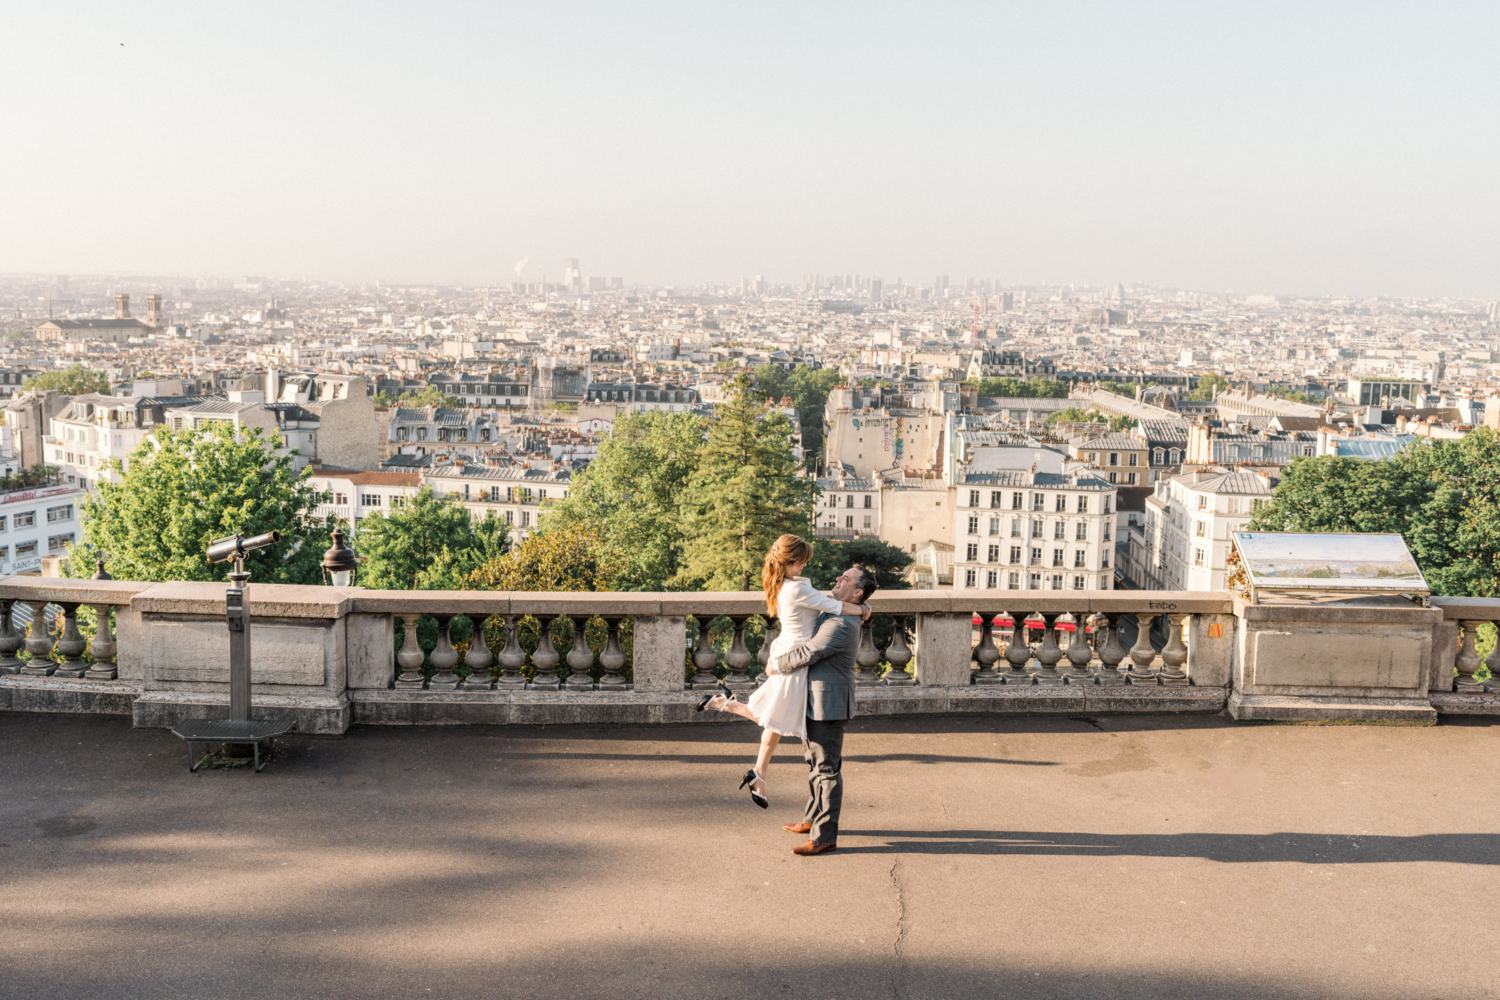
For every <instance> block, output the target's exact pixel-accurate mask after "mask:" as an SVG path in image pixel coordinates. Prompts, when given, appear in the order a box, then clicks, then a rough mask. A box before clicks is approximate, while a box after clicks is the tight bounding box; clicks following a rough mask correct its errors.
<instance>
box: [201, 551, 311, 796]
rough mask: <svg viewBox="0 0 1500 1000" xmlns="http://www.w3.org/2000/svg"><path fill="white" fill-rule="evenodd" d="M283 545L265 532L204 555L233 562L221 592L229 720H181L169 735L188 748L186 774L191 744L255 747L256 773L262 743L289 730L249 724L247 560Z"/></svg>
mask: <svg viewBox="0 0 1500 1000" xmlns="http://www.w3.org/2000/svg"><path fill="white" fill-rule="evenodd" d="M279 541H281V533H280V532H276V531H268V532H266V533H265V534H263V535H255V536H253V537H250V538H246V537H245V536H244V535H243V534H238V535H230V536H229V537H228V538H220V539H218V540H217V541H214V542H210V543H209V546H208V551H207V553H206V555H207V556H208V561H209V562H211V563H221V562H226V561H229V560H233V561H234V567H233V568H232V569H231V570H230V572H229V589H228V590H226V591H225V592H224V616H225V618H226V619H227V621H228V623H229V718H228V719H227V720H225V719H184V720H183V721H182V722H180V723H178V725H177V727H176V728H174V729H173V730H172V732H174V733H176V734H177V735H178V736H180V737H181V738H182V739H184V740H187V743H188V769H189V770H194V769H196V765H195V764H194V763H193V744H194V743H224V744H226V745H227V746H238V747H243V746H245V745H246V744H249V745H250V746H251V747H253V750H254V756H255V770H257V771H259V770H260V769H261V766H262V765H261V763H260V744H261V742H262V741H263V740H269V739H271V738H272V737H274V736H280V735H282V734H283V733H285V732H286V731H287V730H289V729H291V728H292V724H291V722H290V721H287V720H275V719H258V720H256V721H253V722H252V721H251V719H250V596H249V595H250V586H249V584H250V574H249V573H247V572H245V555H246V554H247V553H250V552H254V551H255V550H256V549H263V548H265V547H266V546H268V545H275V544H276V543H277V542H279Z"/></svg>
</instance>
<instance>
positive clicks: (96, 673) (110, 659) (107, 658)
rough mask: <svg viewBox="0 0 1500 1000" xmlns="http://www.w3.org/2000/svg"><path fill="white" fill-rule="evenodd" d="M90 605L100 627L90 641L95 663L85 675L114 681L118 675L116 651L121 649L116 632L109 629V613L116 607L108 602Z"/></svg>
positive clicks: (95, 678)
mask: <svg viewBox="0 0 1500 1000" xmlns="http://www.w3.org/2000/svg"><path fill="white" fill-rule="evenodd" d="M90 606H91V607H92V608H93V609H94V620H95V621H96V622H97V623H98V628H97V629H96V630H95V632H94V641H93V642H91V643H89V653H90V654H91V655H92V656H93V657H94V665H93V666H92V667H90V668H89V670H88V673H86V674H84V676H85V677H87V678H88V679H89V680H91V681H112V680H114V679H115V677H116V676H118V670H117V669H116V667H115V653H116V651H117V650H118V649H119V646H118V644H117V643H116V642H115V637H114V633H112V632H111V631H110V629H109V613H110V612H111V611H113V610H114V608H112V607H110V606H109V605H108V604H94V605H90Z"/></svg>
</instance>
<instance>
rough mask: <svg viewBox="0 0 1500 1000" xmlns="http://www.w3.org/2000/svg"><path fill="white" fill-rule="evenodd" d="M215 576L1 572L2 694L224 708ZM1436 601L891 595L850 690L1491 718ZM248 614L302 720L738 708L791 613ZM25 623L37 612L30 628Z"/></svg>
mask: <svg viewBox="0 0 1500 1000" xmlns="http://www.w3.org/2000/svg"><path fill="white" fill-rule="evenodd" d="M224 590H225V585H224V584H211V583H163V584H142V583H126V582H120V581H91V580H80V581H73V580H49V579H41V578H36V577H9V578H4V579H0V709H5V708H8V709H11V710H19V711H96V712H113V713H128V714H131V715H132V716H133V717H134V720H135V722H136V724H137V725H142V726H168V725H173V724H175V723H176V722H177V721H179V720H180V719H182V718H186V717H195V716H200V717H201V716H211V715H214V714H217V713H219V712H221V711H222V710H223V707H224V706H227V702H228V690H227V681H228V632H227V629H226V627H225V620H224V604H223V602H224ZM1433 603H1434V607H1432V608H1422V607H1418V606H1416V605H1414V604H1412V603H1411V602H1407V601H1401V600H1396V599H1390V598H1367V599H1363V600H1352V601H1342V602H1337V603H1333V604H1305V605H1249V604H1247V603H1246V602H1245V601H1243V600H1242V599H1240V598H1237V597H1235V596H1234V595H1232V594H1229V593H1227V592H1212V593H1196V592H1194V593H1180V592H1163V591H1071V592H1066V593H1054V592H1037V591H993V592H974V591H895V592H882V593H880V594H877V595H876V596H875V598H874V599H873V600H872V601H871V605H872V608H873V612H874V614H873V616H872V618H871V620H870V621H869V622H867V623H865V624H864V625H863V626H862V628H861V635H860V643H859V648H858V651H857V654H856V662H857V667H858V670H857V673H856V676H855V681H856V685H857V690H856V699H857V703H858V707H859V711H860V712H861V713H862V714H866V715H878V714H910V713H931V712H967V713H979V712H990V713H1080V712H1082V713H1094V712H1219V711H1223V710H1225V709H1226V708H1227V709H1228V710H1229V711H1230V713H1231V714H1233V715H1235V716H1236V717H1239V718H1256V719H1382V720H1397V721H1401V720H1405V721H1413V722H1431V721H1432V720H1433V719H1435V718H1436V712H1437V711H1439V710H1441V711H1455V712H1458V711H1462V712H1495V713H1496V714H1500V708H1497V707H1496V702H1497V701H1500V692H1497V691H1496V690H1495V687H1496V685H1495V684H1494V682H1493V681H1490V680H1480V679H1478V677H1477V676H1476V675H1477V674H1478V672H1479V656H1478V652H1477V649H1476V647H1475V645H1474V636H1475V634H1476V632H1477V630H1478V624H1477V623H1479V622H1494V621H1496V620H1500V602H1477V603H1476V602H1468V603H1463V602H1457V603H1455V602H1447V601H1445V600H1444V599H1438V600H1435V601H1434V602H1433ZM83 607H87V608H91V609H92V617H93V619H94V621H95V622H97V623H98V627H97V629H96V631H95V634H94V635H93V637H92V640H87V639H85V637H84V634H83V631H80V628H79V622H78V618H77V613H78V609H79V608H83ZM17 609H20V610H19V612H18V610H17ZM250 611H251V614H252V616H253V619H254V623H253V625H252V632H251V635H252V660H251V668H252V680H253V698H254V706H255V712H256V714H258V715H262V716H290V717H292V718H293V719H294V720H295V721H296V723H297V725H298V727H299V728H300V729H301V730H302V731H304V732H314V733H341V732H343V731H344V730H345V729H347V728H348V726H349V725H350V724H352V723H354V722H363V723H384V724H417V723H544V722H600V723H603V722H640V723H653V722H654V723H660V722H700V721H701V722H714V723H720V722H729V721H732V720H731V718H730V717H728V716H724V715H722V714H719V713H697V712H695V711H694V710H693V706H694V703H695V702H696V701H697V700H698V699H699V698H700V697H701V695H702V692H703V691H704V690H706V689H713V688H714V687H715V686H716V685H717V683H718V682H719V681H720V680H722V681H723V682H724V683H725V684H726V685H727V686H729V687H730V688H731V689H733V690H736V691H740V692H749V691H751V690H753V689H754V687H755V686H756V685H757V684H758V683H759V682H760V680H761V679H762V676H763V671H764V668H765V664H766V655H767V654H766V647H767V645H768V644H769V641H770V640H771V639H772V638H774V636H775V634H776V627H777V625H776V622H775V620H774V619H772V620H769V621H768V620H767V619H766V616H765V604H764V601H763V599H762V597H761V595H760V594H759V593H610V594H591V593H507V592H490V591H381V590H366V589H362V588H345V589H338V588H332V587H290V586H277V585H268V584H255V583H252V584H251V588H250ZM18 618H20V619H25V620H26V621H28V622H30V623H31V629H30V633H29V635H27V636H25V637H22V636H21V635H20V632H19V631H18V628H17V626H16V620H17V619H18ZM90 627H92V626H90ZM85 630H86V629H85ZM1460 634H1462V636H1463V638H1462V640H1460V639H1459V636H1460ZM1445 643H1446V646H1445ZM23 649H24V650H25V652H26V656H25V658H22V657H21V656H20V655H19V654H20V652H21V651H22V650H23ZM86 649H87V656H85V655H84V654H85V650H86ZM1449 650H1452V651H1451V652H1450V651H1449ZM1445 656H1446V659H1445ZM1490 657H1491V660H1494V658H1495V654H1490ZM1492 665H1493V664H1492ZM1445 669H1446V671H1447V677H1446V678H1444V677H1443V676H1442V674H1443V671H1444V670H1445ZM1444 680H1446V682H1447V683H1446V686H1445V685H1444V683H1443V682H1444Z"/></svg>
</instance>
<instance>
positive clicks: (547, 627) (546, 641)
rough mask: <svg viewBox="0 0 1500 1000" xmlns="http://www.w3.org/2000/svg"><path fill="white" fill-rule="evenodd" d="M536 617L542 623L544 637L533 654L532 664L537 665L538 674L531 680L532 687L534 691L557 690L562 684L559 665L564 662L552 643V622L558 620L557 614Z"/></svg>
mask: <svg viewBox="0 0 1500 1000" xmlns="http://www.w3.org/2000/svg"><path fill="white" fill-rule="evenodd" d="M536 619H537V621H539V622H541V625H542V638H541V642H540V643H538V645H537V647H536V652H535V653H533V654H532V655H531V662H532V665H533V666H535V667H536V676H535V677H533V678H532V680H531V689H532V690H533V691H556V690H557V689H558V688H560V687H561V686H562V682H561V681H560V680H558V677H557V667H558V665H559V664H560V663H562V657H561V656H559V655H558V652H557V649H556V648H555V647H553V645H552V623H553V622H554V621H556V620H557V616H556V615H537V616H536Z"/></svg>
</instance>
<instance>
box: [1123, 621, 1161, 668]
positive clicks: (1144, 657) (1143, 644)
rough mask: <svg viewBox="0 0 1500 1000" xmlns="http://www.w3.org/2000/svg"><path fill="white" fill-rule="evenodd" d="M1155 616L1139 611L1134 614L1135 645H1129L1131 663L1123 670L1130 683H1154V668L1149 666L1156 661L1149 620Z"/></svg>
mask: <svg viewBox="0 0 1500 1000" xmlns="http://www.w3.org/2000/svg"><path fill="white" fill-rule="evenodd" d="M1155 618H1156V616H1155V615H1148V614H1140V613H1139V612H1138V613H1137V614H1136V616H1135V645H1134V646H1131V647H1130V662H1131V663H1132V664H1133V665H1132V666H1131V668H1130V669H1129V670H1127V671H1126V672H1125V676H1126V677H1129V678H1130V683H1131V684H1132V685H1139V684H1144V685H1146V686H1147V687H1154V686H1155V685H1156V670H1155V669H1154V668H1153V667H1152V666H1151V664H1152V663H1154V662H1155V661H1156V650H1154V649H1152V648H1151V622H1152V620H1153V619H1155Z"/></svg>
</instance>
